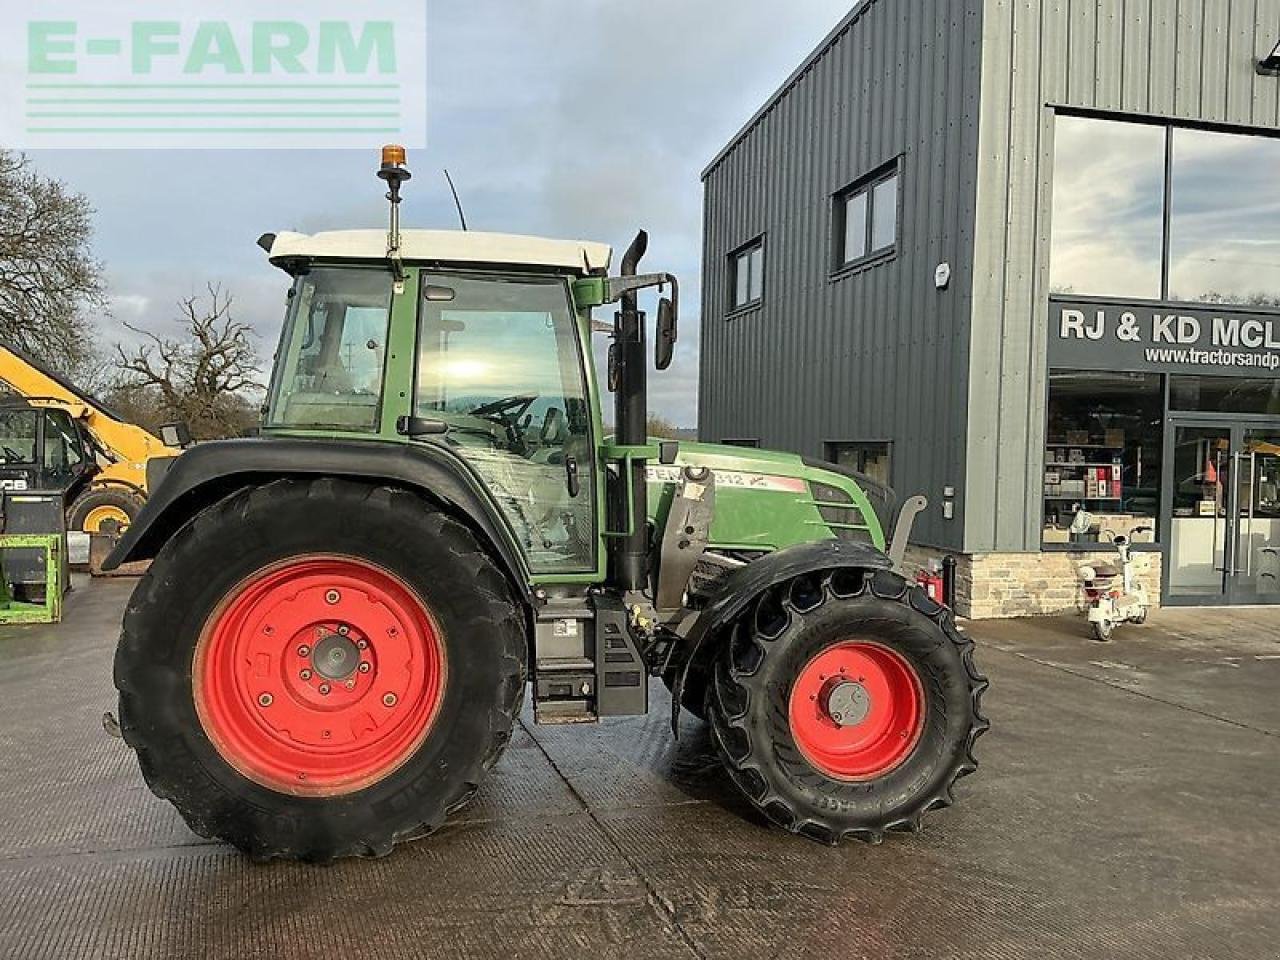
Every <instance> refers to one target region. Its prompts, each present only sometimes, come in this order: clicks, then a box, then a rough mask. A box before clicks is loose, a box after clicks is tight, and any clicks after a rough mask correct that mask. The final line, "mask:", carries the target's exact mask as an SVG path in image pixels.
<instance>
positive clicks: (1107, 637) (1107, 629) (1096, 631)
mask: <svg viewBox="0 0 1280 960" xmlns="http://www.w3.org/2000/svg"><path fill="white" fill-rule="evenodd" d="M1089 626H1090V628H1091V629H1092V630H1093V639H1095V640H1097V641H1098V642H1099V643H1109V642H1110V641H1111V633H1112V631H1113V630H1115V624H1114V623H1112V622H1111V621H1110V620H1092V621H1090V623H1089Z"/></svg>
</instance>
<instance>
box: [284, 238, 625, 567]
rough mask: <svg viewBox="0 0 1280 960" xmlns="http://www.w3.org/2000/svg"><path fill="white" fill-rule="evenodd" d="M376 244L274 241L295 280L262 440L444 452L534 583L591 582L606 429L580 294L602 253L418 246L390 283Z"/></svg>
mask: <svg viewBox="0 0 1280 960" xmlns="http://www.w3.org/2000/svg"><path fill="white" fill-rule="evenodd" d="M381 240H382V238H381V237H380V236H379V237H377V238H376V239H373V240H371V239H370V238H368V237H367V236H365V235H364V234H362V233H360V232H354V233H345V234H344V233H337V234H320V235H317V236H314V237H304V236H300V235H280V236H277V237H274V238H273V239H272V241H271V257H272V260H273V262H276V263H277V264H279V265H281V266H283V267H284V268H286V269H288V270H290V271H291V272H293V273H295V279H294V283H293V287H292V289H291V291H290V294H289V307H288V314H287V316H286V320H285V324H284V329H283V334H282V338H281V342H280V347H279V351H278V354H277V356H278V362H277V365H276V369H275V373H274V376H273V378H272V382H271V388H270V392H269V395H268V400H267V405H266V410H265V416H264V420H263V432H264V434H266V435H272V436H290V435H296V436H308V435H309V436H314V435H316V434H321V435H326V434H327V435H331V436H332V435H343V436H346V437H349V438H360V437H362V436H363V437H368V438H370V439H373V438H382V439H384V440H400V441H401V442H403V441H405V440H408V441H409V442H412V443H415V444H430V445H433V446H435V447H437V448H441V449H442V450H444V451H447V453H448V454H449V455H450V456H455V457H458V458H461V459H462V460H463V461H464V462H465V463H466V464H467V465H468V466H469V467H470V468H471V470H473V471H474V472H475V474H476V475H477V476H478V477H479V478H480V479H481V480H482V482H483V484H484V485H485V487H486V488H487V489H488V491H489V492H490V493H491V494H492V496H493V498H494V500H495V501H496V502H497V504H498V506H499V508H500V510H501V512H502V514H503V517H504V519H505V521H506V523H507V525H508V526H509V527H510V529H511V531H512V533H513V534H514V536H515V538H516V539H517V541H518V544H519V547H520V550H521V552H522V553H523V554H524V556H525V557H526V558H527V562H528V565H529V567H530V569H531V570H532V571H533V572H535V573H538V574H551V573H557V572H560V573H564V572H570V573H583V572H590V573H594V572H595V571H596V570H597V566H598V557H597V552H596V540H597V529H596V521H597V518H596V512H597V511H596V507H597V501H596V489H595V482H594V478H593V464H594V462H595V456H594V451H595V447H596V444H597V443H599V442H600V440H601V425H600V423H599V420H598V418H597V417H595V416H594V415H593V411H594V409H595V408H594V407H593V405H592V402H591V399H590V398H591V397H592V396H593V392H594V384H593V382H592V381H593V368H592V364H591V362H590V353H589V351H590V341H589V337H590V328H589V318H587V317H586V316H585V314H583V313H581V312H580V311H579V310H578V308H577V306H576V305H575V302H574V287H573V284H574V281H575V280H576V279H577V278H579V277H581V276H582V275H583V274H584V273H586V272H587V271H589V270H592V271H593V270H595V269H597V268H596V267H593V266H592V264H598V265H599V267H598V269H601V270H603V268H604V266H605V265H606V264H607V262H608V257H609V253H608V248H606V247H601V246H600V245H597V244H572V243H552V242H549V241H544V240H540V239H537V238H523V237H514V236H508V235H496V234H479V233H464V234H457V233H450V232H444V231H439V232H437V231H412V232H406V233H405V234H404V235H403V237H402V252H403V255H404V258H405V265H404V267H403V268H402V275H401V276H396V275H395V274H393V273H392V272H390V271H388V270H387V269H386V266H385V261H384V257H385V253H386V250H385V247H384V245H383V244H382V242H381ZM366 258H367V259H366ZM445 260H452V261H453V262H452V263H448V264H447V265H446V264H445V263H444V262H443V261H445ZM423 261H435V262H439V263H440V264H441V265H440V266H438V267H437V266H428V265H426V264H425V263H424V262H423Z"/></svg>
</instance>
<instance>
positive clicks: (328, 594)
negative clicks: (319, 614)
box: [324, 590, 342, 606]
mask: <svg viewBox="0 0 1280 960" xmlns="http://www.w3.org/2000/svg"><path fill="white" fill-rule="evenodd" d="M341 599H342V594H340V593H339V592H338V591H337V590H327V591H325V595H324V602H325V603H327V604H329V605H331V606H332V605H333V604H335V603H337V602H338V601H339V600H341Z"/></svg>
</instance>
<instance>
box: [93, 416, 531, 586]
mask: <svg viewBox="0 0 1280 960" xmlns="http://www.w3.org/2000/svg"><path fill="white" fill-rule="evenodd" d="M318 476H328V477H342V478H344V479H349V480H364V481H368V482H371V483H389V484H394V485H396V486H401V487H405V488H407V489H411V490H415V491H417V492H419V493H421V494H422V495H423V496H425V497H427V498H428V499H431V500H434V501H436V502H438V503H440V504H441V505H443V506H445V507H448V508H449V509H451V510H452V512H453V513H454V514H455V515H457V516H458V518H459V519H460V520H462V521H463V522H465V523H467V524H468V525H469V526H470V527H471V528H472V530H473V532H475V533H476V534H477V535H478V536H479V537H480V538H481V541H482V542H483V543H485V545H486V546H487V547H488V548H489V550H490V552H491V553H492V554H493V556H494V559H495V560H497V561H498V562H499V563H500V564H501V565H502V567H503V569H504V571H505V572H506V574H507V576H508V577H509V578H510V580H511V582H512V585H513V586H514V587H515V589H516V590H517V591H518V592H519V594H520V595H521V596H522V597H524V598H525V599H526V600H528V599H529V577H528V573H527V570H526V567H525V563H524V558H523V555H522V554H521V552H520V549H519V546H518V545H517V544H516V542H515V540H514V538H513V537H512V535H511V532H510V530H509V528H508V527H507V525H506V522H505V521H504V520H503V519H502V516H501V513H500V511H499V508H498V506H497V504H496V503H494V502H493V499H492V497H491V496H490V494H489V492H488V490H486V489H485V487H484V486H483V485H482V484H481V483H480V482H479V481H478V480H476V478H475V477H474V476H473V475H472V473H471V472H470V470H469V469H468V468H467V467H466V465H465V464H463V463H462V462H461V461H460V460H459V459H458V458H457V457H455V456H454V455H453V454H452V453H450V452H449V451H448V450H446V449H444V448H443V447H440V446H437V445H434V444H427V443H422V444H407V443H383V442H377V441H344V440H321V439H314V440H312V439H305V440H303V439H293V438H273V437H254V438H250V439H243V440H218V441H214V442H211V443H201V444H197V445H196V446H194V447H192V448H191V449H190V450H187V451H185V452H184V453H183V454H182V455H181V456H180V457H177V458H176V459H175V460H174V461H173V462H172V463H171V464H170V465H169V467H168V470H167V471H165V474H164V479H163V480H162V481H161V483H160V484H159V486H158V487H157V488H155V489H153V490H152V491H151V496H150V498H149V499H148V500H147V502H146V505H145V506H144V507H143V508H142V512H141V513H139V514H138V516H137V518H136V519H135V520H134V522H133V523H132V525H130V527H129V529H128V530H127V531H125V534H124V536H123V538H122V539H121V541H120V543H119V544H118V545H117V547H116V548H115V550H113V551H112V552H111V555H110V556H109V557H108V558H107V560H106V563H104V564H103V568H104V569H106V570H114V569H116V568H117V567H119V566H120V565H121V564H125V563H130V562H132V561H135V560H150V559H152V558H154V557H155V556H156V554H157V553H159V552H160V548H161V547H163V546H164V544H165V542H166V541H168V539H169V538H170V537H172V536H173V535H174V534H175V533H177V532H178V530H179V529H181V528H182V526H183V525H184V524H185V523H187V522H188V521H189V520H190V519H191V518H192V517H194V516H195V515H196V514H198V513H199V512H200V511H201V510H203V509H204V508H205V507H207V506H210V505H211V504H213V503H216V502H218V501H219V500H221V499H223V498H224V497H227V496H230V495H231V494H232V493H234V492H236V491H237V490H241V489H243V488H245V487H248V486H256V485H258V484H262V483H269V482H271V481H272V480H277V479H280V478H282V477H318Z"/></svg>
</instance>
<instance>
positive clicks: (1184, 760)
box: [0, 582, 1280, 960]
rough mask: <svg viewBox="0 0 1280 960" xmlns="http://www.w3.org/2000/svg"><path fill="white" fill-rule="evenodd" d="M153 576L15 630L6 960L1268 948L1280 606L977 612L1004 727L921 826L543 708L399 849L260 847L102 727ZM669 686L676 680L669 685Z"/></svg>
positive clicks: (1278, 845) (643, 723)
mask: <svg viewBox="0 0 1280 960" xmlns="http://www.w3.org/2000/svg"><path fill="white" fill-rule="evenodd" d="M130 589H131V585H130V584H129V583H126V582H115V583H105V582H99V583H93V584H90V585H87V586H85V587H83V588H82V589H80V590H77V591H76V592H75V593H74V594H73V596H72V597H71V598H70V600H69V602H68V605H67V617H66V621H65V622H64V623H63V624H62V625H61V626H60V627H58V628H56V629H55V628H48V627H24V628H4V629H2V630H0V811H2V813H0V817H2V819H0V905H2V908H0V956H2V957H5V958H20V957H48V958H59V960H64V958H72V957H110V958H123V957H128V958H133V957H156V958H183V957H228V958H251V957H271V958H277V957H281V958H284V957H317V956H321V955H324V956H329V957H344V958H354V957H376V958H380V960H388V958H396V957H410V956H412V957H432V958H434V957H442V958H445V957H447V958H454V957H503V958H506V957H573V958H579V957H617V956H626V957H694V958H711V957H716V958H718V957H724V958H733V960H742V958H756V957H765V956H783V957H820V958H826V957H839V958H842V960H843V958H857V957H875V958H909V957H921V958H925V957H927V958H942V957H983V958H1008V957H1034V958H1047V957H1107V958H1113V957H1121V958H1127V957H1152V958H1159V960H1170V958H1181V957H1196V958H1208V957H1248V958H1255V957H1256V958H1263V957H1275V956H1276V951H1277V947H1276V944H1277V943H1278V942H1280V829H1277V826H1276V822H1275V820H1276V816H1277V814H1280V804H1277V799H1276V798H1277V796H1280V739H1278V738H1280V697H1278V696H1277V695H1276V692H1277V690H1280V616H1278V613H1280V611H1237V612H1217V611H1214V612H1208V611H1192V612H1185V611H1166V612H1163V613H1160V614H1157V615H1155V616H1153V618H1152V620H1151V622H1150V623H1149V624H1148V625H1146V626H1144V627H1125V628H1122V629H1120V630H1118V631H1117V633H1116V640H1115V641H1114V642H1113V643H1111V644H1110V645H1107V646H1102V645H1098V644H1095V643H1093V642H1091V641H1089V640H1088V639H1086V634H1087V631H1086V630H1085V625H1084V624H1083V623H1082V622H1081V621H1078V620H1072V619H1055V620H1043V621H1015V622H1008V623H996V624H977V625H974V626H973V627H972V631H973V633H974V634H975V635H976V636H977V637H978V638H979V646H980V655H979V663H980V665H981V666H982V667H983V668H984V669H985V670H986V671H987V672H988V673H989V674H990V676H991V679H992V687H991V691H990V693H989V694H988V697H987V706H988V712H989V713H990V715H991V719H992V723H993V728H992V732H991V733H990V734H989V735H988V736H987V737H985V738H984V739H983V740H982V741H981V742H980V743H979V751H978V755H979V759H980V761H981V765H982V767H981V769H980V770H979V772H978V774H977V775H976V776H974V777H971V778H969V779H967V780H965V781H963V782H962V784H961V786H960V787H959V789H958V796H959V803H958V804H957V806H955V807H954V808H952V809H950V810H946V811H941V812H939V813H935V814H933V815H931V816H930V817H929V818H928V820H927V826H926V830H925V831H924V833H923V834H921V835H920V836H917V837H906V836H895V837H893V838H891V839H890V840H889V841H887V842H886V843H884V844H883V845H881V846H879V847H868V846H862V845H852V846H847V847H843V848H840V849H837V850H830V849H827V848H824V847H820V846H817V845H815V844H813V843H809V842H806V841H802V840H799V839H797V838H794V837H790V836H787V835H785V834H783V833H781V832H779V831H777V830H774V829H771V828H769V827H768V826H766V825H764V824H763V823H761V822H760V821H759V820H758V819H757V818H756V817H754V816H753V815H751V814H750V813H749V812H748V811H747V810H746V808H745V807H744V805H743V803H742V802H740V801H739V800H738V798H737V797H736V795H735V794H734V791H733V788H732V786H731V785H730V784H729V783H728V781H727V780H726V778H725V777H724V776H723V775H722V774H721V773H720V770H719V768H718V766H717V764H716V762H715V760H714V758H713V756H712V754H711V752H710V747H709V743H708V740H707V736H706V733H705V730H704V728H702V727H701V725H700V724H698V723H697V722H696V721H694V720H692V719H689V718H686V723H685V728H684V729H685V734H686V736H685V737H684V738H683V739H681V741H680V742H679V743H673V742H672V741H671V738H670V735H669V733H668V730H667V723H666V710H665V709H664V707H665V702H666V701H665V696H661V695H659V691H660V687H657V689H656V690H655V699H657V700H658V703H657V705H656V709H655V710H654V711H653V712H652V713H651V714H650V716H649V717H647V718H637V719H628V720H619V721H614V722H609V723H606V724H602V725H600V726H597V727H591V728H582V727H575V728H564V727H560V728H555V727H552V728H539V727H534V726H532V724H531V723H530V722H529V719H528V718H527V717H526V718H525V722H524V723H523V724H522V727H521V729H520V730H518V731H517V735H516V737H515V740H514V742H513V744H512V747H511V749H510V750H509V751H508V752H507V754H506V755H505V757H504V758H503V760H502V761H501V763H500V764H499V765H498V767H497V768H496V769H495V771H494V773H493V776H492V779H491V780H490V781H489V782H488V784H487V785H486V786H485V788H484V789H483V791H482V793H481V796H480V798H479V799H478V801H477V802H476V803H474V804H473V805H472V806H471V807H470V808H468V809H467V810H466V811H464V812H463V813H461V814H460V815H459V816H457V817H456V818H455V820H454V821H453V822H452V824H451V825H450V826H449V827H447V828H446V829H445V831H444V832H443V833H441V834H438V835H436V836H434V837H431V838H428V839H426V840H422V841H419V842H416V843H413V844H409V845H407V846H404V847H401V848H399V849H398V850H397V851H396V852H395V853H394V854H393V855H392V856H391V857H390V858H388V859H385V860H380V861H351V862H344V863H341V864H339V865H337V866H333V867H327V868H326V867H309V866H304V865H296V864H271V865H267V866H258V865H254V864H252V863H250V862H249V861H248V860H247V859H245V858H244V857H242V856H241V855H239V854H238V853H236V852H235V851H234V850H232V849H230V848H227V847H224V846H221V845H218V844H213V843H208V842H205V841H203V840H200V839H199V838H197V837H195V836H193V835H192V834H191V833H189V832H188V831H187V829H186V828H185V826H184V825H183V824H182V822H181V821H180V820H179V818H178V816H177V815H176V813H174V811H173V810H172V809H170V807H169V806H168V805H167V804H165V803H163V802H161V801H159V800H157V799H155V798H154V797H152V796H151V794H150V793H148V792H147V789H146V787H145V786H144V785H143V782H142V778H141V776H140V775H139V773H138V770H137V767H136V765H135V764H134V760H133V757H132V755H131V754H130V753H129V751H128V750H127V748H126V747H125V746H124V745H123V744H122V743H121V742H120V741H118V740H113V739H108V738H107V737H106V736H104V734H103V732H102V727H101V723H100V719H101V716H102V713H103V711H104V710H106V709H114V698H113V691H112V689H111V679H110V665H111V655H112V647H113V644H114V640H115V630H116V626H117V624H118V622H119V619H120V614H121V610H122V608H123V606H124V603H125V600H126V598H127V597H128V594H129V591H130ZM656 686H657V685H655V687H656Z"/></svg>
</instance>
